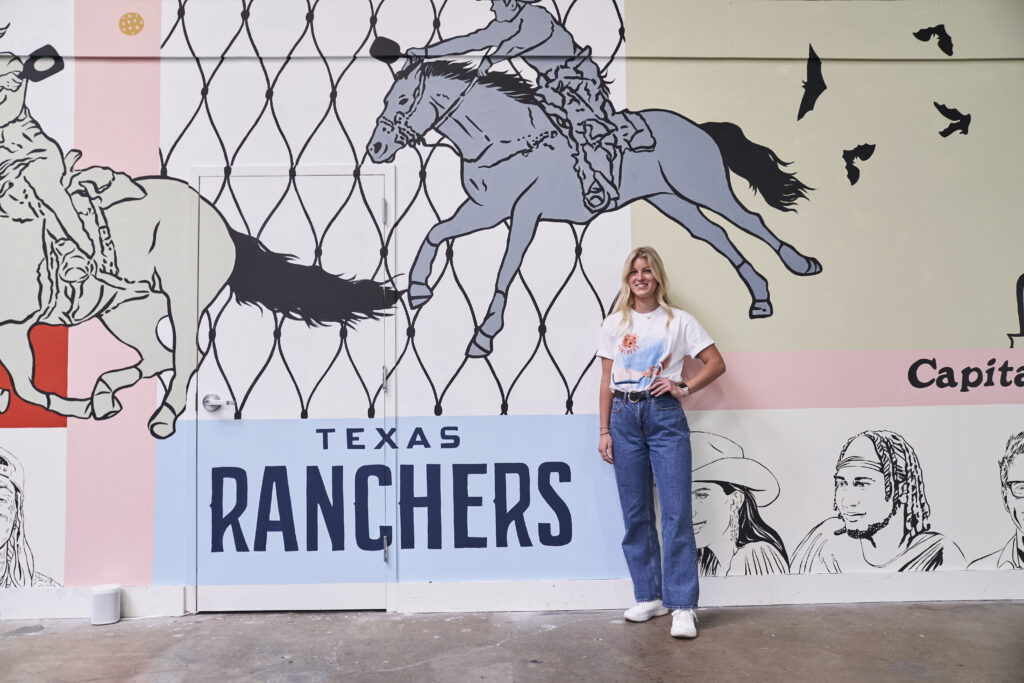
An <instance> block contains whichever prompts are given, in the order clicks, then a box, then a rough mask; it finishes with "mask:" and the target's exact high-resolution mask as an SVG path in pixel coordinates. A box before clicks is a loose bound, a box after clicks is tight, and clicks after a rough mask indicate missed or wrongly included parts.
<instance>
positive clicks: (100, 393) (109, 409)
mask: <svg viewBox="0 0 1024 683" xmlns="http://www.w3.org/2000/svg"><path fill="white" fill-rule="evenodd" d="M119 412H121V402H120V401H118V400H117V398H115V396H114V392H113V391H111V389H110V387H109V386H107V384H106V383H105V382H97V383H96V387H95V388H94V389H93V390H92V414H93V417H95V418H96V419H97V420H106V419H107V418H108V417H113V416H114V415H117V414H118V413H119Z"/></svg>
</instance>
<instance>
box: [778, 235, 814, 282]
mask: <svg viewBox="0 0 1024 683" xmlns="http://www.w3.org/2000/svg"><path fill="white" fill-rule="evenodd" d="M779 258H781V259H782V263H783V264H784V265H785V266H786V268H788V269H789V272H791V273H794V274H795V275H817V274H818V273H820V272H821V262H820V261H818V259H816V258H813V257H810V256H804V255H803V254H801V253H800V252H799V251H797V250H796V249H794V248H793V247H791V246H789V245H788V244H786V243H785V242H783V243H782V244H781V246H779Z"/></svg>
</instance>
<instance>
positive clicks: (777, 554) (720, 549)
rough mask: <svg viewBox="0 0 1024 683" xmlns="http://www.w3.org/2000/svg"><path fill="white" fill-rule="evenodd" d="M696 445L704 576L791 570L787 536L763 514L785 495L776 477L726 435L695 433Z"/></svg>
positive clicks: (696, 529) (696, 524)
mask: <svg viewBox="0 0 1024 683" xmlns="http://www.w3.org/2000/svg"><path fill="white" fill-rule="evenodd" d="M690 443H691V447H692V449H693V465H694V467H693V504H692V509H693V533H694V537H695V539H696V541H697V563H698V567H699V569H700V575H701V576H738V575H743V574H786V573H788V572H789V558H788V556H787V554H786V548H785V546H784V545H783V543H782V537H781V536H779V534H778V532H777V531H775V529H773V528H772V527H770V526H769V525H768V524H767V523H766V522H765V521H764V520H763V519H761V513H760V508H762V507H765V506H766V505H770V504H771V503H772V502H774V501H775V499H776V498H778V496H779V482H778V480H777V479H776V478H775V475H773V474H772V473H771V472H770V471H769V470H768V468H767V467H765V466H764V465H762V464H761V463H759V462H757V461H756V460H751V459H750V458H746V457H744V456H743V449H742V448H740V446H739V445H738V444H736V443H735V442H733V441H731V440H729V439H727V438H725V437H724V436H719V435H718V434H709V433H707V432H693V433H692V434H691V435H690Z"/></svg>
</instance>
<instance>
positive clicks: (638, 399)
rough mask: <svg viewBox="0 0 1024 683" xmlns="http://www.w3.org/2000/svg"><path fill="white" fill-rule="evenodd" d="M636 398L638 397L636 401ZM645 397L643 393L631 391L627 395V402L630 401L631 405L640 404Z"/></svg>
mask: <svg viewBox="0 0 1024 683" xmlns="http://www.w3.org/2000/svg"><path fill="white" fill-rule="evenodd" d="M634 396H636V398H635V399H634V398H633V397H634ZM643 397H644V392H642V391H630V392H627V393H626V400H627V401H629V402H630V403H639V402H640V399H642V398H643Z"/></svg>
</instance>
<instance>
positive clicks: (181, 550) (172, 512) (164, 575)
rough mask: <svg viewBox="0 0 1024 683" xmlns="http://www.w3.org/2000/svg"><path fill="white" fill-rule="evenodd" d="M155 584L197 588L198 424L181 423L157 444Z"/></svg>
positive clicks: (154, 525) (154, 523) (154, 531)
mask: <svg viewBox="0 0 1024 683" xmlns="http://www.w3.org/2000/svg"><path fill="white" fill-rule="evenodd" d="M155 476H156V491H155V494H154V498H155V507H154V511H153V512H154V514H153V584H154V585H156V586H182V585H192V584H195V575H196V528H195V514H196V513H195V490H196V423H195V422H194V421H192V420H180V421H179V422H178V425H177V432H176V433H175V434H174V436H172V437H171V438H170V439H167V440H164V441H157V444H156V471H155Z"/></svg>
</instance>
